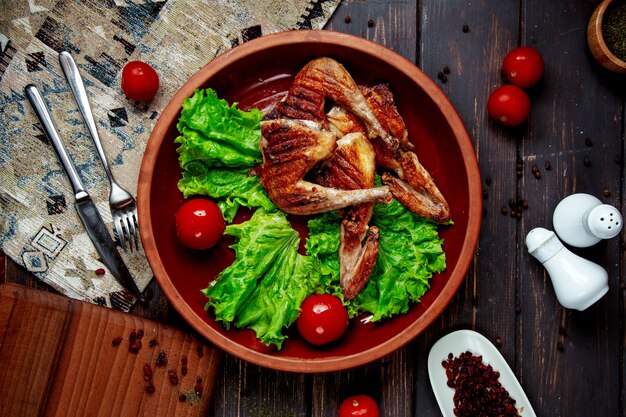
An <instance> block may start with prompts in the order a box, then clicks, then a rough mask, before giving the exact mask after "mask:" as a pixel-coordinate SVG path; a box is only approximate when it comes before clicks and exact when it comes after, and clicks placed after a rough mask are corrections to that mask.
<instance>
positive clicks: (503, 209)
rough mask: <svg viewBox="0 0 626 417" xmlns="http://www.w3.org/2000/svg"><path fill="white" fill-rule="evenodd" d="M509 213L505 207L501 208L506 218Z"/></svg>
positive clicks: (501, 212)
mask: <svg viewBox="0 0 626 417" xmlns="http://www.w3.org/2000/svg"><path fill="white" fill-rule="evenodd" d="M508 212H509V211H508V210H507V209H506V207H504V206H502V207H500V214H502V215H503V216H506V215H507V214H508Z"/></svg>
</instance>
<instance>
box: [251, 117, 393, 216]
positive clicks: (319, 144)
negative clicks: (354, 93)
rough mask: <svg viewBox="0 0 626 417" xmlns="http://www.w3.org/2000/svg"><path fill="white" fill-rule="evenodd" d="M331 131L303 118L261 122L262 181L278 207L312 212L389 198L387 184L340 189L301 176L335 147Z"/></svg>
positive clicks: (385, 201)
mask: <svg viewBox="0 0 626 417" xmlns="http://www.w3.org/2000/svg"><path fill="white" fill-rule="evenodd" d="M335 142H336V137H335V135H334V134H333V133H331V132H329V131H326V130H321V126H320V125H319V124H316V123H313V122H309V121H303V120H289V119H278V120H267V121H263V122H261V139H260V141H259V147H260V148H261V151H262V153H263V164H262V165H261V167H260V169H259V179H260V182H261V185H262V186H263V187H264V188H265V189H266V190H267V192H268V195H269V197H270V199H271V200H272V201H273V202H274V204H276V206H277V207H278V208H280V209H281V210H283V211H285V212H287V213H291V214H314V213H322V212H326V211H330V210H335V209H340V208H344V207H347V206H351V205H355V204H361V203H371V202H383V203H388V202H390V201H391V199H392V196H391V193H390V191H389V188H387V187H377V188H370V189H354V190H341V189H337V188H330V187H324V186H322V185H319V184H314V183H312V182H309V181H306V180H304V176H305V175H306V174H307V173H308V172H309V171H310V170H311V169H312V168H313V167H314V166H315V164H317V163H318V162H320V161H322V160H326V159H329V158H330V157H331V155H332V154H333V151H334V150H335V147H336V143H335Z"/></svg>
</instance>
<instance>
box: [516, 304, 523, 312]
mask: <svg viewBox="0 0 626 417" xmlns="http://www.w3.org/2000/svg"><path fill="white" fill-rule="evenodd" d="M521 312H522V306H521V305H519V304H517V305H516V306H515V314H519V313H521Z"/></svg>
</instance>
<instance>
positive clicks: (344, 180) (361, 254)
mask: <svg viewBox="0 0 626 417" xmlns="http://www.w3.org/2000/svg"><path fill="white" fill-rule="evenodd" d="M375 158H376V154H375V152H374V147H373V146H372V145H371V143H370V142H369V141H368V139H367V138H366V137H365V135H364V134H362V133H349V134H347V135H345V136H343V137H342V138H341V139H339V140H338V141H337V149H336V150H335V152H334V153H333V156H332V158H330V159H329V160H327V161H325V162H323V163H322V164H321V165H320V166H319V167H318V169H316V170H315V173H314V175H313V178H314V180H315V181H316V182H317V183H319V184H321V185H324V186H327V187H334V188H341V189H348V190H353V189H371V188H372V187H374V175H375V172H376V161H375ZM373 211H374V204H373V203H365V204H359V205H356V206H351V207H348V208H347V209H345V210H343V212H342V213H341V214H342V217H343V221H342V222H341V234H340V236H341V244H340V246H339V263H340V270H339V275H340V284H341V288H342V290H343V295H344V297H345V298H346V299H347V300H351V299H353V298H355V297H356V296H357V294H358V293H359V292H360V291H361V289H362V288H363V287H364V286H365V284H366V283H367V281H368V279H369V277H370V275H371V273H372V270H373V269H374V265H375V264H376V257H377V256H378V248H379V238H380V232H379V230H378V227H376V226H371V227H370V226H369V222H370V219H371V218H372V214H373Z"/></svg>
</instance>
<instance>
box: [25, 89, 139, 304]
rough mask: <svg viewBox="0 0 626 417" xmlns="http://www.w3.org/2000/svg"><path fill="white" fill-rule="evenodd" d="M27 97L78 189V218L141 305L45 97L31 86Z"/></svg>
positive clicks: (115, 275)
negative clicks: (44, 99)
mask: <svg viewBox="0 0 626 417" xmlns="http://www.w3.org/2000/svg"><path fill="white" fill-rule="evenodd" d="M24 92H25V93H26V97H28V100H29V101H30V103H31V105H32V106H33V109H34V110H35V114H36V115H37V117H38V118H39V120H40V121H41V124H42V125H43V129H44V131H45V133H46V136H47V137H48V139H49V140H50V142H51V143H52V145H53V147H54V150H55V151H56V154H57V156H58V157H59V160H60V161H61V165H63V169H65V173H66V174H67V176H68V177H69V180H70V183H71V184H72V188H73V189H74V197H75V199H76V202H75V207H76V211H77V212H78V216H79V217H80V220H81V221H82V223H83V226H84V227H85V230H86V231H87V234H88V235H89V238H90V239H91V242H92V243H93V245H94V246H95V248H96V250H97V251H98V254H99V255H100V257H101V259H102V263H103V264H104V265H105V266H106V267H107V268H108V269H109V271H110V272H111V274H112V275H113V276H114V277H115V279H116V280H117V281H118V282H119V283H120V285H121V286H122V287H124V288H125V289H126V290H128V291H130V293H131V294H133V295H134V296H135V297H137V299H139V301H142V302H143V301H144V298H143V296H142V294H141V291H139V288H137V284H135V281H134V280H133V277H132V276H131V274H130V271H129V270H128V268H127V267H126V264H125V263H124V260H123V259H122V257H121V256H120V254H119V252H118V251H117V248H116V247H115V243H114V242H113V239H112V238H111V235H110V234H109V231H108V229H107V226H106V225H105V223H104V221H103V220H102V217H101V216H100V213H99V212H98V209H97V208H96V205H95V203H94V202H93V200H92V199H91V197H90V196H89V193H87V191H86V190H85V186H84V185H83V182H82V180H81V179H80V176H79V175H78V171H77V170H76V167H75V166H74V163H73V162H72V160H71V159H70V157H69V154H68V153H67V150H66V149H65V145H64V144H63V141H62V140H61V136H60V135H59V132H58V130H57V128H56V126H55V124H54V121H53V120H52V116H51V115H50V111H49V110H48V107H47V106H46V103H45V102H44V101H43V98H42V96H41V94H40V93H39V90H38V89H37V87H36V86H34V85H33V84H29V85H27V86H26V87H25V88H24Z"/></svg>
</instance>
